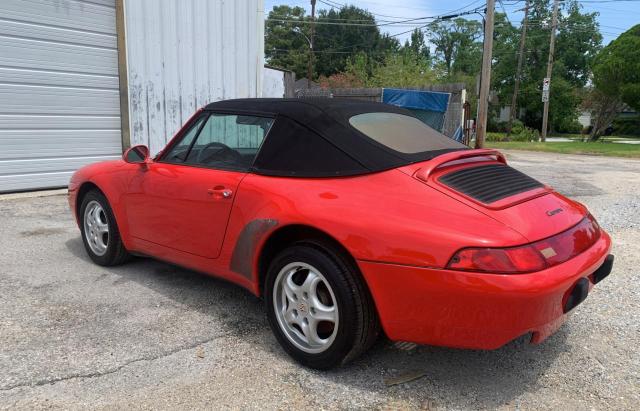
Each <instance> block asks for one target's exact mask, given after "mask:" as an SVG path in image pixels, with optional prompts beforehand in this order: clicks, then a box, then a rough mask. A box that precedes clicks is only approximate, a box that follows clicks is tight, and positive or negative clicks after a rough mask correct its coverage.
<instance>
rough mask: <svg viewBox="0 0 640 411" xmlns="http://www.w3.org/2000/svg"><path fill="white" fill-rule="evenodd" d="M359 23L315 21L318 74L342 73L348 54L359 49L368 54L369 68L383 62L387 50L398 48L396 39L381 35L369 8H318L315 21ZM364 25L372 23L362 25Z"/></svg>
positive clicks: (391, 50) (392, 50)
mask: <svg viewBox="0 0 640 411" xmlns="http://www.w3.org/2000/svg"><path fill="white" fill-rule="evenodd" d="M350 21H351V22H353V23H356V24H361V25H346V24H345V25H343V24H326V25H325V24H318V25H317V26H316V36H315V45H314V47H315V49H316V51H317V53H318V54H317V55H318V58H317V59H316V70H317V73H318V74H319V75H324V76H327V77H328V76H331V75H332V74H335V73H340V72H343V71H344V70H345V69H346V67H347V61H348V59H349V57H350V55H353V54H356V53H358V52H366V53H367V54H368V55H369V59H368V60H369V63H368V64H369V68H368V69H369V70H370V69H371V65H373V64H376V63H380V62H382V61H384V57H385V55H386V54H387V53H389V52H395V51H397V50H398V49H399V48H400V45H399V43H398V40H397V39H395V38H393V37H389V36H388V35H386V34H381V32H380V29H379V28H378V27H377V26H375V24H376V20H375V17H374V16H373V15H372V14H371V13H369V12H368V11H366V10H364V9H361V8H358V7H355V6H345V7H342V8H341V9H340V10H337V11H336V10H335V9H331V10H328V11H327V10H320V11H319V12H318V22H319V23H322V22H327V23H329V22H330V23H349V22H350ZM364 24H371V25H370V26H365V25H364Z"/></svg>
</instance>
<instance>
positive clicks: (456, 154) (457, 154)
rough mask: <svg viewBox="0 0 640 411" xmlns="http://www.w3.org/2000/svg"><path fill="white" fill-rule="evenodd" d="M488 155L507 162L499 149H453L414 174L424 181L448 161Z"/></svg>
mask: <svg viewBox="0 0 640 411" xmlns="http://www.w3.org/2000/svg"><path fill="white" fill-rule="evenodd" d="M488 156H493V157H495V158H496V160H497V161H499V162H501V163H503V164H507V159H506V157H505V156H504V154H502V153H501V152H499V151H498V150H493V149H485V148H480V149H476V150H460V151H453V152H451V153H445V154H442V155H439V156H437V157H434V158H433V159H431V160H430V161H429V162H428V163H427V165H425V166H424V167H421V168H419V169H418V171H416V172H415V174H414V176H415V177H416V178H418V179H420V180H422V181H427V180H428V179H429V176H430V175H431V174H433V172H434V171H435V170H436V169H437V168H439V167H441V166H443V165H445V164H447V163H450V162H452V161H456V160H462V159H465V158H472V157H488Z"/></svg>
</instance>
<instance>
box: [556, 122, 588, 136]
mask: <svg viewBox="0 0 640 411" xmlns="http://www.w3.org/2000/svg"><path fill="white" fill-rule="evenodd" d="M557 131H558V133H569V134H579V133H580V132H581V131H582V124H580V122H579V121H578V120H576V119H563V120H561V121H560V124H558V127H557Z"/></svg>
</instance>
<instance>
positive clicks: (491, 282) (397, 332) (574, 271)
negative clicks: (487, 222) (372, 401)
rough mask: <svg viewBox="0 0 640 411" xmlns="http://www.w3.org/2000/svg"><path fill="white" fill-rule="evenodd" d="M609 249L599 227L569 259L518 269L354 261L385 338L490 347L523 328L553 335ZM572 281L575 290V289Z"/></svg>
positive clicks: (540, 336)
mask: <svg viewBox="0 0 640 411" xmlns="http://www.w3.org/2000/svg"><path fill="white" fill-rule="evenodd" d="M610 248H611V239H610V238H609V236H608V235H607V234H606V233H605V232H604V231H603V232H602V236H601V237H600V238H599V239H598V241H597V242H596V243H595V244H594V245H593V246H591V247H590V248H589V249H588V250H586V251H585V252H583V253H582V254H580V255H578V256H576V257H574V258H573V259H571V260H569V261H567V262H564V263H562V264H559V265H557V266H554V267H552V268H549V269H546V270H544V271H540V272H536V273H531V274H518V275H502V274H486V273H470V272H461V271H452V270H443V269H431V268H420V267H409V266H402V265H394V264H384V263H375V262H365V261H358V264H359V266H360V268H361V270H362V273H363V275H364V277H365V279H366V281H367V284H368V285H369V288H370V290H371V293H372V294H373V298H374V300H375V303H376V307H377V309H378V313H379V315H380V320H381V322H382V327H383V329H384V330H385V332H386V334H387V336H388V337H389V338H390V339H392V340H395V341H411V342H415V343H419V344H429V345H441V346H448V347H458V348H472V349H495V348H499V347H501V346H502V345H504V344H506V343H508V342H509V341H511V340H513V339H515V338H517V337H519V336H521V335H523V334H527V333H533V338H532V342H533V343H539V342H541V341H543V340H544V339H546V338H547V337H548V336H550V335H551V334H553V333H554V332H555V331H556V330H557V329H558V328H559V327H560V326H561V325H562V323H563V322H564V320H565V317H566V313H565V307H566V308H572V307H570V305H571V304H569V301H570V300H571V299H572V298H573V299H574V303H575V302H576V301H577V299H579V298H582V299H581V300H579V301H577V303H578V304H579V303H580V302H582V300H584V297H586V293H588V291H589V290H591V289H592V288H593V286H594V284H595V283H597V282H598V281H600V280H602V278H604V277H605V276H606V274H608V272H610V271H611V263H612V262H613V261H612V256H611V258H610V259H607V256H608V253H609V250H610ZM609 260H611V261H609ZM607 265H608V270H607ZM600 267H603V269H602V270H599V271H598V269H599V268H600ZM597 271H598V272H599V274H598V272H597ZM605 271H606V274H605ZM582 279H585V280H582ZM585 281H586V283H585ZM578 283H581V284H582V286H580V287H581V288H582V291H580V290H578V291H580V293H579V292H577V291H576V292H574V289H575V288H576V285H577V284H578ZM585 287H586V290H585ZM577 294H581V295H577ZM575 305H577V304H574V305H573V307H575Z"/></svg>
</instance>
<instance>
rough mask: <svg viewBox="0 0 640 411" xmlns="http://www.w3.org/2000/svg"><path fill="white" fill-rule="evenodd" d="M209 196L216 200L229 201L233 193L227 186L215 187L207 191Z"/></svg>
mask: <svg viewBox="0 0 640 411" xmlns="http://www.w3.org/2000/svg"><path fill="white" fill-rule="evenodd" d="M207 194H209V195H210V196H212V197H213V198H215V199H228V198H231V196H232V195H233V191H231V190H230V189H228V188H226V187H225V186H215V187H213V188H210V189H208V190H207Z"/></svg>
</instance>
